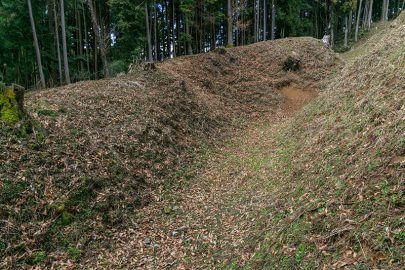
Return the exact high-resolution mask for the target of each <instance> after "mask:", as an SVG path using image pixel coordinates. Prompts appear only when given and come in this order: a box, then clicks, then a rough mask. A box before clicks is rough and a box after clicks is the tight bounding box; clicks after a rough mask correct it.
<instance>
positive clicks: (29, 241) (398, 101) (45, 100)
mask: <svg viewBox="0 0 405 270" xmlns="http://www.w3.org/2000/svg"><path fill="white" fill-rule="evenodd" d="M404 44H405V14H402V15H400V16H399V17H398V18H397V19H396V20H395V21H394V22H391V23H390V24H389V25H388V24H387V25H386V26H384V28H383V31H376V32H375V33H374V34H373V35H372V36H370V37H369V38H368V39H367V40H366V41H364V42H363V43H362V44H360V45H358V46H357V47H356V48H355V49H354V50H353V51H350V52H348V53H346V54H345V55H343V56H342V57H339V56H337V55H336V54H334V53H333V52H331V51H330V50H328V49H326V48H324V46H323V45H322V43H321V42H320V41H319V40H315V39H312V38H288V39H280V40H276V41H269V42H259V43H256V44H253V45H249V46H244V47H236V48H229V49H222V48H219V49H216V50H214V51H212V52H210V53H207V54H200V55H193V56H183V57H178V58H175V59H172V60H168V61H165V62H162V63H158V64H157V65H156V69H155V70H149V71H144V70H140V69H136V68H135V69H134V70H133V72H132V73H130V74H127V75H125V76H122V77H118V78H114V79H109V80H99V81H86V82H80V83H76V84H71V85H68V86H65V87H59V88H55V89H48V90H44V91H38V92H31V93H29V94H28V95H27V98H26V107H27V111H28V113H29V115H30V116H31V118H32V123H33V127H32V130H31V129H27V128H26V127H25V126H20V125H17V126H15V127H9V126H6V125H2V126H0V235H1V238H0V269H401V267H402V265H403V264H404V261H405V260H404V259H405V258H404V254H405V250H404V228H405V226H404V213H403V209H404V203H405V200H404V193H403V192H404V176H405V175H404V162H405V158H404V156H405V144H404V142H405V141H404V135H405V134H404V130H405V124H404V120H405V114H404V111H405V107H404V106H405V102H404V101H405V100H404V99H405V88H404V86H405V46H404ZM289 56H293V57H294V58H296V59H299V60H300V63H301V69H300V70H298V71H290V72H286V71H284V70H283V64H284V63H285V61H286V60H287V59H288V57H289ZM341 59H344V60H345V61H346V63H343V61H342V60H341Z"/></svg>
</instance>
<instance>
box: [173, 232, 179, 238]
mask: <svg viewBox="0 0 405 270" xmlns="http://www.w3.org/2000/svg"><path fill="white" fill-rule="evenodd" d="M179 235H180V233H179V232H178V231H172V236H173V237H176V236H179Z"/></svg>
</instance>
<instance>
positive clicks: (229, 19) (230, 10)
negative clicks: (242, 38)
mask: <svg viewBox="0 0 405 270" xmlns="http://www.w3.org/2000/svg"><path fill="white" fill-rule="evenodd" d="M227 11H228V16H227V18H228V43H227V44H228V46H232V45H233V36H232V32H233V29H232V28H233V23H232V0H228V8H227Z"/></svg>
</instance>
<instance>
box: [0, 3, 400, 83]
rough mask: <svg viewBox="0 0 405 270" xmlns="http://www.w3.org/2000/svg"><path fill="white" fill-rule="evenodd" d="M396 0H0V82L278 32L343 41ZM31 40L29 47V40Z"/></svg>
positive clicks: (118, 64)
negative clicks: (326, 36) (327, 36)
mask: <svg viewBox="0 0 405 270" xmlns="http://www.w3.org/2000/svg"><path fill="white" fill-rule="evenodd" d="M403 6H404V1H402V0H291V1H281V0H252V1H250V0H238V1H235V0H228V1H225V0H224V1H220V0H206V1H204V0H167V1H158V0H156V1H150V0H145V1H132V0H100V1H91V0H65V1H64V0H36V1H25V0H1V1H0V65H1V67H0V81H3V82H4V83H6V84H10V83H16V84H18V85H21V86H23V87H25V88H29V89H31V88H45V87H53V86H58V85H64V84H69V83H71V82H77V81H82V80H88V79H98V78H104V77H110V76H116V75H117V74H120V73H122V72H126V71H127V70H128V66H129V65H130V64H132V63H136V62H139V61H149V62H151V61H162V60H164V59H168V58H173V57H177V56H181V55H190V54H198V53H202V52H207V51H211V50H213V49H215V48H216V47H221V46H225V47H231V46H241V45H247V44H251V43H255V42H260V41H265V40H270V39H278V38H284V37H297V36H312V37H315V38H322V37H323V36H324V35H329V36H330V43H331V47H332V48H334V49H335V50H336V51H344V50H347V48H349V46H350V44H352V43H353V42H354V41H355V40H357V39H358V36H359V35H362V33H363V32H364V31H367V29H369V28H370V27H371V23H372V22H375V21H379V20H388V19H390V18H393V17H395V16H397V15H398V13H399V12H400V10H401V9H403ZM33 45H34V46H33Z"/></svg>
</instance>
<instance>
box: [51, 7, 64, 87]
mask: <svg viewBox="0 0 405 270" xmlns="http://www.w3.org/2000/svg"><path fill="white" fill-rule="evenodd" d="M56 1H57V0H54V1H53V18H54V21H55V39H56V52H57V55H58V71H59V83H60V84H62V81H63V73H62V57H61V53H60V43H59V23H58V13H57V10H56Z"/></svg>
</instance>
